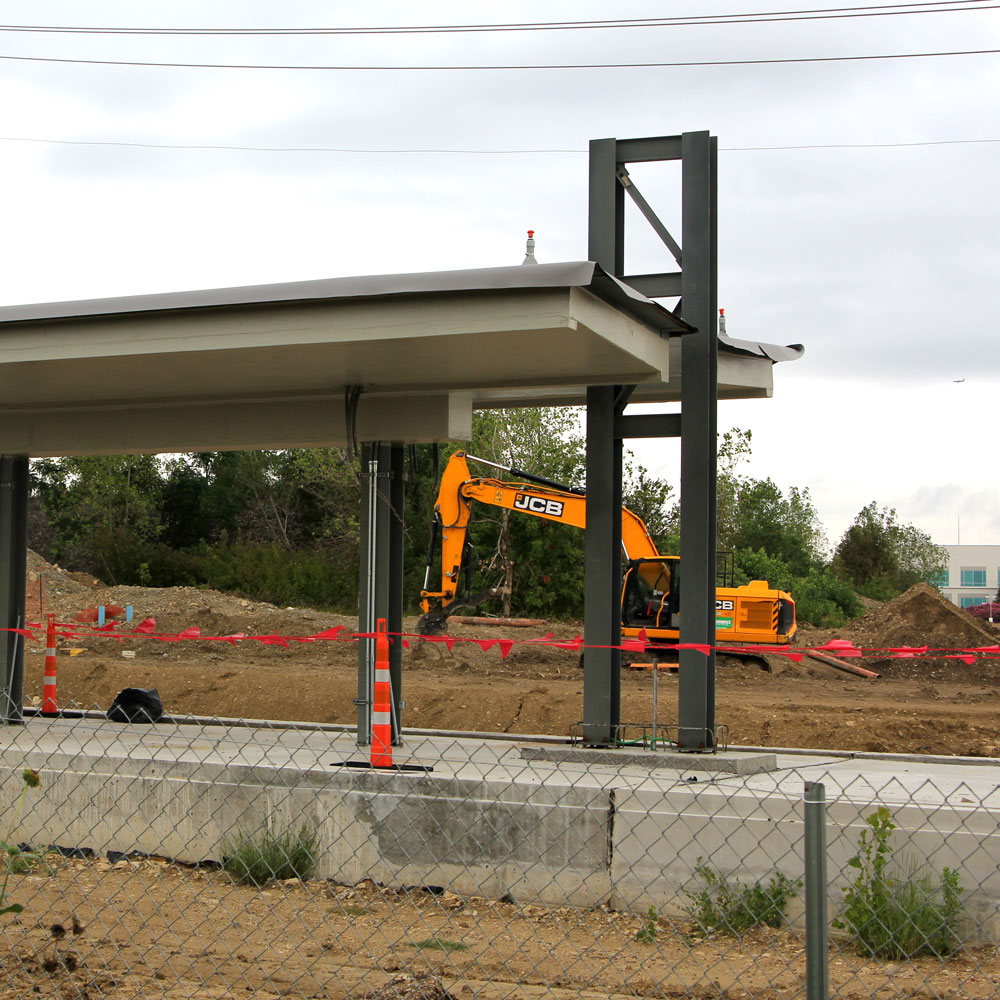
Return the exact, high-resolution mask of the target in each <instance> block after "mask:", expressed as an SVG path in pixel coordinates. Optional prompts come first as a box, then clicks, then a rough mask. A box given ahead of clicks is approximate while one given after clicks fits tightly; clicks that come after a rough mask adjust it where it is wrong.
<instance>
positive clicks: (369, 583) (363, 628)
mask: <svg viewBox="0 0 1000 1000" xmlns="http://www.w3.org/2000/svg"><path fill="white" fill-rule="evenodd" d="M361 483H362V487H361V568H360V586H359V590H358V604H359V606H358V631H359V632H374V631H375V622H376V621H377V619H376V617H375V614H376V608H375V572H376V560H375V546H376V535H377V533H378V519H377V518H376V516H375V501H376V491H377V490H378V446H377V445H372V444H370V443H368V442H365V443H364V444H362V446H361ZM374 684H375V640H374V639H359V640H358V696H357V698H356V699H355V701H354V704H355V705H356V706H357V709H358V731H357V745H358V746H359V747H365V746H368V745H370V743H371V741H372V699H373V698H374Z"/></svg>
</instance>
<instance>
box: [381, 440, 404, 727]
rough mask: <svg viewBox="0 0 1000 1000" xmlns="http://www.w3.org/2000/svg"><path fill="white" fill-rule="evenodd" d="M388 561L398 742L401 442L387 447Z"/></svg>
mask: <svg viewBox="0 0 1000 1000" xmlns="http://www.w3.org/2000/svg"><path fill="white" fill-rule="evenodd" d="M389 474H390V479H389V565H388V591H389V592H388V606H387V614H386V620H387V626H388V629H389V634H390V635H391V636H392V637H393V638H392V643H391V645H390V646H389V680H390V681H391V682H392V740H393V743H394V744H396V745H397V746H399V745H400V744H401V743H402V739H401V737H400V732H401V729H402V724H403V723H402V715H403V700H402V699H403V640H402V638H401V637H400V633H401V632H402V631H403V529H404V527H405V525H404V523H403V512H404V509H405V506H404V505H405V500H406V451H405V449H404V447H403V445H401V444H394V445H392V447H391V448H390V449H389Z"/></svg>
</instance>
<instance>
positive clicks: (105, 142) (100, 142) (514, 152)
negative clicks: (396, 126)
mask: <svg viewBox="0 0 1000 1000" xmlns="http://www.w3.org/2000/svg"><path fill="white" fill-rule="evenodd" d="M0 142H33V143H45V144H51V145H59V146H118V147H125V148H129V149H180V150H209V151H210V150H221V151H235V152H250V153H357V154H364V155H373V156H381V155H384V156H390V155H392V156H396V155H409V154H435V155H462V156H524V155H529V156H536V155H550V154H555V153H560V154H561V153H569V154H572V155H575V156H583V155H586V154H587V150H586V149H456V148H445V147H441V148H427V147H421V148H410V149H366V148H359V147H352V146H239V145H217V144H209V143H167V142H124V141H117V140H113V139H45V138H38V137H35V136H21V135H0ZM984 143H1000V139H928V140H926V141H920V142H841V143H812V144H808V145H801V146H721V147H720V148H719V152H720V153H749V152H767V151H785V150H796V149H902V148H906V147H912V146H961V145H975V144H984Z"/></svg>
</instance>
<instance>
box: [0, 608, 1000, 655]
mask: <svg viewBox="0 0 1000 1000" xmlns="http://www.w3.org/2000/svg"><path fill="white" fill-rule="evenodd" d="M42 629H43V626H42V625H41V623H37V622H28V623H27V625H26V627H25V628H6V629H2V630H0V631H5V632H15V633H17V634H18V635H21V636H24V637H25V638H26V639H31V640H33V641H38V635H36V633H38V632H41V631H42ZM55 634H56V636H57V637H58V638H62V639H76V640H86V639H88V638H100V639H114V640H116V641H118V642H122V643H123V642H125V641H127V640H129V639H149V640H152V641H155V642H184V641H189V640H196V641H198V642H223V643H227V644H228V645H230V646H235V645H236V644H237V643H241V642H259V643H260V644H261V645H265V646H281V647H283V648H284V649H289V648H290V647H291V644H293V643H313V642H357V641H358V640H359V639H377V638H379V637H380V636H385V638H386V639H387V641H395V640H396V639H399V640H401V641H402V643H403V646H404V648H407V649H408V648H409V647H410V645H411V642H412V641H413V640H416V641H418V642H425V643H439V644H441V645H443V646H445V647H446V648H447V650H448V651H449V652H452V651H453V650H454V648H455V646H456V645H460V644H462V643H474V644H475V645H477V646H479V648H480V649H482V650H483V652H489V651H490V650H491V649H494V648H496V649H497V650H498V651H499V653H500V658H501V659H502V660H506V659H507V657H508V656H509V655H510V653H511V650H513V648H514V647H515V646H528V647H531V646H546V647H549V648H552V649H561V650H564V651H565V652H568V653H580V652H581V651H583V650H584V649H588V648H590V649H619V650H621V651H622V652H625V653H645V652H647V651H648V650H649V647H650V646H651V645H653V644H654V643H653V642H652V641H651V640H650V639H649V638H648V637H647V636H646V634H645V630H643V631H640V633H639V635H638V636H637V637H636V638H628V639H624V640H623V641H622V642H621V644H619V645H617V646H594V645H591V646H589V647H588V646H587V645H586V644H585V643H584V641H583V637H582V636H580V635H577V636H576V637H575V638H573V639H556V638H555V637H554V635H553V634H552V633H551V632H549V633H546V634H545V635H544V636H539V637H536V638H532V639H506V638H504V639H502V638H500V637H498V636H493V637H489V638H483V639H476V638H471V637H467V636H454V635H418V634H416V633H413V632H400V633H389V632H382V633H380V632H351V631H350V630H349V629H346V628H344V626H343V625H336V626H333V627H332V628H328V629H325V630H323V631H322V632H317V633H315V634H313V635H276V634H271V635H247V634H246V633H244V632H236V633H233V634H232V635H202V634H201V630H200V629H199V628H198V626H196V625H193V626H191V627H189V628H186V629H183V630H182V631H180V632H174V633H160V632H157V631H156V619H154V618H146V619H145V620H144V621H142V622H140V623H139V624H138V625H137V626H136V627H135V628H134V629H131V630H129V631H124V630H122V629H121V628H120V627H119V625H118V624H117V623H116V622H108V623H107V624H106V625H103V626H96V625H93V626H91V625H81V624H79V623H77V622H72V623H69V624H56V625H55ZM660 648H664V647H660ZM665 648H668V649H671V650H674V649H676V650H694V651H696V652H698V653H700V654H702V655H703V656H708V654H709V653H710V652H711V651H712V650H713V649H714V650H715V652H716V653H723V654H725V653H736V654H753V655H758V656H761V655H766V656H784V657H787V658H788V659H790V660H793V661H794V662H799V661H801V659H802V658H803V656H806V655H808V654H809V653H813V652H816V653H826V654H830V655H833V656H836V657H838V658H840V659H859V658H875V659H880V660H898V659H911V660H920V659H948V660H961V661H962V662H963V663H966V664H972V663H975V662H976V661H977V660H992V659H997V658H1000V645H997V644H994V645H992V646H972V647H940V648H930V647H928V646H926V645H924V646H890V647H886V648H874V647H872V648H862V647H859V646H855V645H854V643H853V642H851V641H850V640H848V639H831V640H829V641H828V642H825V643H824V644H823V645H821V646H768V645H737V644H733V643H730V644H728V645H718V646H712V645H708V644H705V643H697V642H677V643H669V644H665Z"/></svg>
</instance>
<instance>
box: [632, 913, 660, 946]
mask: <svg viewBox="0 0 1000 1000" xmlns="http://www.w3.org/2000/svg"><path fill="white" fill-rule="evenodd" d="M658 921H659V914H658V913H657V912H656V907H655V906H651V907H650V908H649V910H648V911H647V913H646V919H645V920H644V921H643V923H642V926H641V927H640V928H639V929H638V930H637V931H636V932H635V939H636V941H638V942H639V944H652V943H653V942H654V941H655V940H656V932H657V931H658V930H659V923H658Z"/></svg>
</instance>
